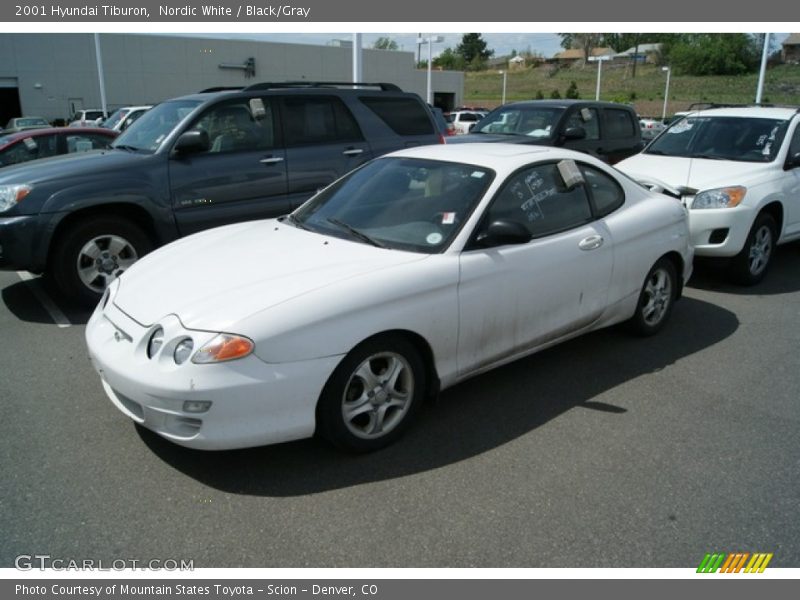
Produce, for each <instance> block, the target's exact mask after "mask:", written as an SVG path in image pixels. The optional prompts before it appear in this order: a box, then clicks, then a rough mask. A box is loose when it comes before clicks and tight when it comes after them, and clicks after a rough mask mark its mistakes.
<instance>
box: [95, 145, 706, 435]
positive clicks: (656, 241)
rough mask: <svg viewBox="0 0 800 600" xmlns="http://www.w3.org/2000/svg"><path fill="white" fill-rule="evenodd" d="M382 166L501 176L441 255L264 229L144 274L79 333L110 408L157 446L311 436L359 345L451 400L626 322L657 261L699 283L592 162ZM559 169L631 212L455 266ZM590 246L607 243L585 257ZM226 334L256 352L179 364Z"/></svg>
mask: <svg viewBox="0 0 800 600" xmlns="http://www.w3.org/2000/svg"><path fill="white" fill-rule="evenodd" d="M389 157H410V158H422V159H431V160H439V161H441V160H444V161H458V162H459V163H466V164H469V165H473V164H474V165H478V166H480V167H483V168H489V169H492V170H494V171H495V173H496V176H495V177H494V180H493V181H492V183H491V184H489V185H488V188H487V189H486V190H485V193H484V194H483V195H482V196H481V197H480V200H479V203H478V205H477V206H476V207H475V209H474V210H473V211H472V212H471V214H470V215H469V217H468V218H467V219H466V220H465V222H464V224H463V226H462V227H461V229H460V230H459V232H458V233H457V234H455V237H454V238H453V240H452V242H451V243H450V244H449V246H447V247H446V248H444V249H443V251H441V252H439V253H434V254H423V253H415V252H409V251H400V250H390V249H384V248H377V247H374V246H370V245H367V244H364V243H359V242H356V241H350V240H348V239H341V238H338V237H333V236H328V235H323V234H320V233H317V232H312V231H306V230H303V229H299V228H297V227H295V226H292V225H290V224H288V222H282V221H279V220H265V221H256V222H248V223H241V224H236V225H230V226H225V227H221V228H217V229H213V230H210V231H207V232H203V233H199V234H196V235H193V236H190V237H188V238H184V239H182V240H179V241H177V242H174V243H172V244H170V245H168V246H166V247H163V248H161V249H159V250H157V251H155V252H153V253H151V254H150V255H148V256H146V257H144V258H143V259H141V260H140V261H139V262H138V263H136V264H135V265H134V266H133V267H132V268H130V269H129V270H127V271H126V272H125V273H124V274H123V275H122V276H121V277H120V279H118V280H117V281H115V282H114V283H113V284H112V285H111V286H110V288H109V291H108V293H107V296H106V297H105V298H104V301H101V304H100V305H99V306H98V307H97V309H96V310H95V312H94V313H93V315H92V317H91V319H90V321H89V323H88V325H87V327H86V340H87V344H88V348H89V354H90V356H91V359H92V362H93V364H94V366H95V368H96V370H97V371H98V373H99V374H100V376H101V378H102V382H103V387H104V389H105V391H106V393H107V395H108V396H109V398H110V399H111V401H112V402H113V403H114V405H115V406H116V407H117V408H118V409H119V410H120V411H122V412H123V413H124V414H126V415H127V416H128V417H130V418H131V419H133V420H134V421H136V422H137V423H140V424H142V425H144V426H146V427H148V428H150V429H152V430H154V431H156V432H157V433H158V434H159V435H161V436H163V437H165V438H167V439H170V440H172V441H174V442H176V443H178V444H181V445H184V446H189V447H193V448H199V449H225V448H239V447H247V446H256V445H264V444H270V443H277V442H284V441H289V440H295V439H300V438H305V437H310V436H311V435H313V434H314V432H315V428H316V427H317V423H316V421H315V410H316V407H317V402H318V400H319V398H320V393H321V391H322V389H323V387H324V386H325V384H326V382H327V381H328V380H329V378H330V377H331V374H332V373H333V372H334V370H335V369H336V367H337V365H339V364H340V363H341V362H342V360H343V358H344V357H345V356H346V355H347V354H348V353H349V352H350V351H351V349H353V348H354V347H356V346H357V345H358V344H359V343H361V342H362V341H363V340H366V339H368V338H372V337H373V336H376V335H377V334H381V333H384V332H387V331H393V332H397V331H400V332H404V335H406V334H407V335H408V336H411V337H412V338H413V339H414V340H416V341H417V342H418V343H420V344H424V345H425V346H426V347H427V348H428V349H429V352H430V357H431V360H432V366H433V368H434V369H435V376H436V377H435V378H436V380H437V382H438V386H437V387H438V388H440V389H444V388H447V387H450V386H452V385H454V384H456V383H458V382H460V381H463V380H464V379H466V378H469V377H472V376H474V375H476V374H478V373H481V372H484V371H487V370H489V369H491V368H493V367H496V366H499V365H502V364H504V363H508V362H510V361H513V360H515V359H518V358H520V357H522V356H525V355H528V354H531V353H533V352H536V351H538V350H541V349H543V348H546V347H549V346H551V345H553V344H555V343H558V342H560V341H563V340H566V339H569V338H572V337H575V336H577V335H580V334H582V333H585V332H588V331H592V330H595V329H598V328H601V327H605V326H608V325H612V324H614V323H618V322H621V321H625V320H627V319H629V318H631V316H632V315H633V314H634V312H635V311H636V310H637V307H638V306H639V296H640V291H641V289H642V285H643V281H644V280H645V278H646V276H647V274H648V272H649V270H650V269H651V267H652V266H653V265H654V264H655V263H656V261H658V260H659V259H660V258H661V257H664V256H667V255H669V256H670V257H672V258H671V260H674V261H675V263H676V267H679V268H676V271H677V281H678V282H680V284H682V283H683V282H684V281H686V280H687V279H688V277H689V275H690V273H691V265H692V250H691V248H690V246H689V245H688V243H687V236H688V225H687V220H686V211H685V209H684V208H683V206H682V205H681V204H680V202H678V201H676V200H675V199H674V198H669V197H667V196H664V195H661V194H655V193H653V192H650V191H649V190H647V189H645V188H644V187H642V186H639V185H637V184H636V183H635V182H633V181H630V180H628V179H626V178H624V177H619V175H618V174H616V173H615V172H614V170H613V169H611V168H610V167H608V166H607V165H605V164H604V163H602V162H600V161H598V160H596V159H595V158H593V157H590V156H588V155H585V154H580V153H576V152H572V151H568V150H563V149H554V148H544V147H532V146H520V145H510V144H509V145H506V144H467V145H459V146H427V147H420V148H414V149H408V150H404V151H401V152H396V153H393V154H391V155H389ZM562 159H571V160H574V161H576V162H578V161H580V162H581V163H583V164H586V165H589V166H590V167H593V168H594V169H597V170H600V171H602V172H604V173H606V174H607V175H609V176H611V177H614V178H615V179H616V180H617V181H618V182H619V184H620V185H621V187H622V189H623V191H624V195H625V203H624V205H623V206H622V207H621V208H618V209H616V210H615V211H614V212H612V213H610V214H608V215H607V216H605V217H603V218H598V219H597V220H593V221H591V222H588V223H585V224H583V225H580V226H577V227H575V228H572V229H570V230H569V231H566V232H563V233H557V234H555V235H548V236H546V237H541V238H535V239H533V240H531V241H530V242H528V243H525V244H521V245H505V246H498V247H492V248H488V249H470V250H465V246H466V244H467V242H468V241H469V240H470V238H471V235H472V233H473V230H474V229H475V228H476V227H477V226H478V225H479V222H480V220H481V217H482V213H483V212H484V209H485V208H486V206H487V205H488V204H489V203H490V202H491V201H492V198H493V196H494V195H495V193H496V192H497V191H498V189H499V188H500V187H501V185H502V184H503V182H504V181H505V180H506V178H507V177H509V176H510V175H512V174H514V173H515V171H517V170H518V169H520V168H522V167H524V166H526V165H530V164H531V163H538V162H542V161H557V160H562ZM378 160H384V159H378ZM334 185H335V184H334ZM312 201H313V199H312V200H310V201H309V203H310V202H312ZM587 239H590V240H598V239H599V243H597V244H596V245H594V246H592V247H591V248H589V247H582V246H581V247H579V244H583V243H584V242H585V241H586V240H587ZM603 240H605V243H603ZM211 248H213V251H210V250H209V249H211ZM587 250H592V251H587ZM534 299H535V300H534ZM158 325H160V326H161V327H163V329H164V331H165V335H164V339H165V340H169V341H167V342H165V345H164V350H163V351H162V352H161V353H160V354H159V355H158V356H156V357H155V358H154V359H150V358H148V357H147V352H146V348H147V344H148V338H149V336H150V335H151V334H152V332H153V330H154V328H155V327H156V326H158ZM220 332H228V333H235V334H238V335H243V336H247V337H248V338H250V339H251V340H253V341H254V342H255V349H254V351H253V353H252V354H250V355H249V356H247V357H246V358H242V359H239V360H235V361H230V362H227V363H219V364H195V363H194V362H192V361H188V362H185V363H183V364H181V365H176V364H175V362H174V361H173V360H172V357H171V350H172V348H174V347H175V344H177V343H178V341H180V340H181V339H182V338H184V337H192V338H193V339H194V341H195V345H194V347H195V348H200V347H202V346H203V345H204V344H205V343H206V342H208V341H209V340H211V339H212V338H214V337H215V336H217V335H218V334H219V333H220ZM170 344H172V345H171V346H170ZM187 400H200V401H210V402H212V403H213V404H212V405H211V408H210V410H209V411H208V412H207V413H204V414H193V413H188V412H187V411H185V410H184V402H185V401H187Z"/></svg>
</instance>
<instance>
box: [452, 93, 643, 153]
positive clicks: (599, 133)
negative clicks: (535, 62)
mask: <svg viewBox="0 0 800 600" xmlns="http://www.w3.org/2000/svg"><path fill="white" fill-rule="evenodd" d="M469 142H511V143H515V144H539V145H544V146H563V147H564V148H569V149H571V150H578V151H580V152H586V153H587V154H591V155H593V156H596V157H598V158H599V159H601V160H604V161H605V162H607V163H610V164H614V163H616V162H618V161H620V160H622V159H623V158H627V157H629V156H631V155H632V154H636V153H637V152H639V151H640V150H641V149H642V148H643V147H644V144H643V143H642V134H641V131H640V128H639V118H638V117H637V116H636V111H635V110H634V109H633V107H631V106H627V105H625V104H615V103H613V102H593V101H589V100H531V101H528V102H512V103H510V104H504V105H503V106H500V107H499V108H496V109H494V110H493V111H492V112H490V113H489V114H488V115H486V116H485V117H484V118H483V119H481V120H480V122H478V123H477V124H476V125H475V126H474V127H473V128H472V129H471V130H470V133H469V135H464V136H457V137H454V138H449V139H448V140H447V143H448V144H461V143H469Z"/></svg>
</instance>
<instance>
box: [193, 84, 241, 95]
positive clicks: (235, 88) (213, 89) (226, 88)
mask: <svg viewBox="0 0 800 600" xmlns="http://www.w3.org/2000/svg"><path fill="white" fill-rule="evenodd" d="M243 89H244V88H243V87H242V86H241V85H233V86H226V85H217V86H214V87H210V88H206V89H204V90H200V91H199V92H197V93H198V94H210V93H212V92H238V91H240V90H243Z"/></svg>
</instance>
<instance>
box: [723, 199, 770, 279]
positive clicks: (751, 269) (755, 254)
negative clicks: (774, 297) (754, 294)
mask: <svg viewBox="0 0 800 600" xmlns="http://www.w3.org/2000/svg"><path fill="white" fill-rule="evenodd" d="M777 231H778V226H777V224H776V223H775V219H774V218H773V217H772V215H770V214H769V213H761V214H760V215H758V217H757V218H756V220H755V223H753V227H752V228H751V229H750V233H749V234H748V235H747V240H746V241H745V243H744V248H742V251H741V252H739V254H737V255H736V256H734V257H733V260H732V261H731V266H730V275H731V279H733V280H734V281H735V282H736V283H739V284H742V285H755V284H757V283H758V282H759V281H761V280H762V279H764V275H766V273H767V267H769V263H770V260H771V259H772V254H773V253H774V250H775V240H776V239H777V233H776V232H777Z"/></svg>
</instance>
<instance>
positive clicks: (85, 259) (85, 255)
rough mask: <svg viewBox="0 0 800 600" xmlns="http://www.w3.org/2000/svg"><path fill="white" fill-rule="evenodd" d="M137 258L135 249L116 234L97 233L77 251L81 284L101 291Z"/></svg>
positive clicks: (94, 290)
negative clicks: (97, 234)
mask: <svg viewBox="0 0 800 600" xmlns="http://www.w3.org/2000/svg"><path fill="white" fill-rule="evenodd" d="M138 259H139V255H138V254H137V253H136V249H135V248H134V247H133V245H132V244H131V243H130V242H129V241H128V240H126V239H125V238H123V237H121V236H118V235H99V236H97V237H95V238H92V239H91V240H89V241H88V242H86V243H85V244H84V245H83V247H82V248H81V249H80V251H79V252H78V258H77V269H78V277H79V278H80V280H81V282H82V283H83V285H85V286H86V287H87V288H89V289H90V290H92V291H93V292H96V293H102V292H103V291H104V290H105V289H106V288H107V287H108V285H109V284H110V283H111V282H112V281H113V280H114V279H115V278H116V277H119V275H121V274H122V272H123V271H125V270H126V269H128V268H129V267H130V266H131V265H132V264H133V263H135V262H136V261H137V260H138Z"/></svg>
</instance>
